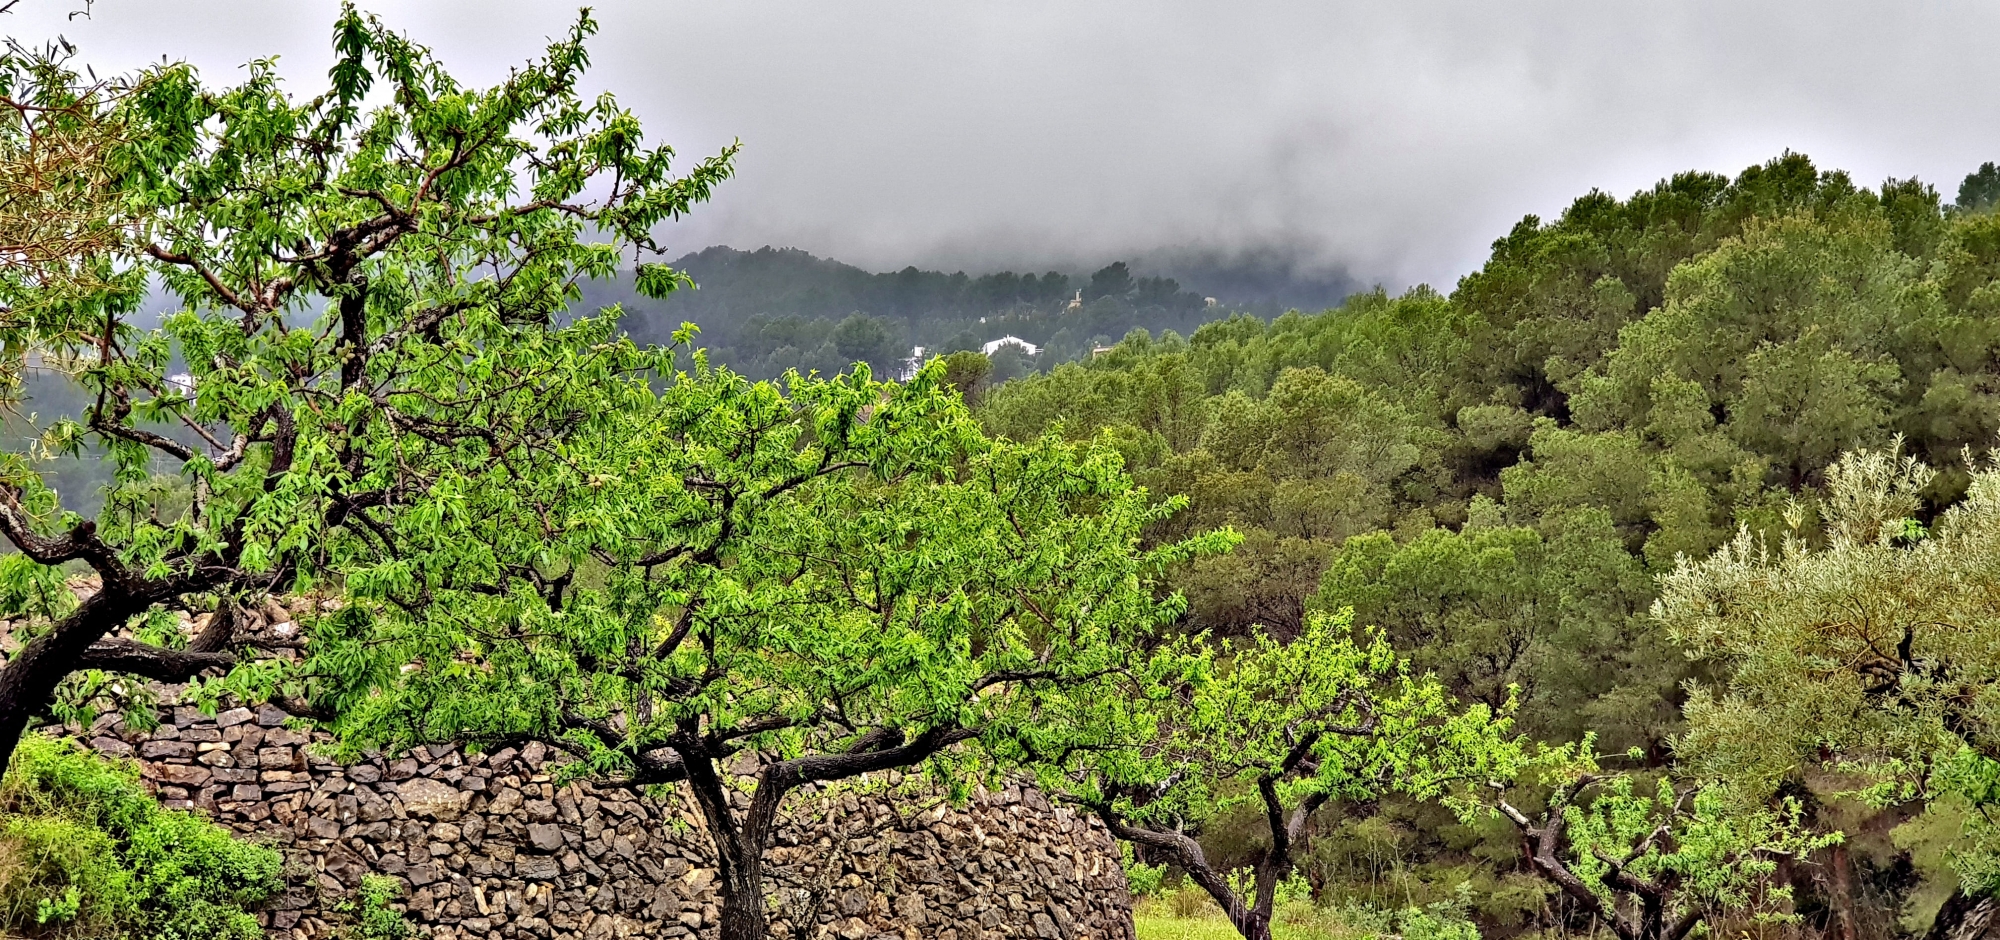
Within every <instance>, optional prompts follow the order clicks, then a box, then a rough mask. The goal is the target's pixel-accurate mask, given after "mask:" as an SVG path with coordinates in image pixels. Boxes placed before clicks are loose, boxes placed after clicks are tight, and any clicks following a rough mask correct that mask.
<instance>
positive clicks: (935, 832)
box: [82, 706, 1132, 940]
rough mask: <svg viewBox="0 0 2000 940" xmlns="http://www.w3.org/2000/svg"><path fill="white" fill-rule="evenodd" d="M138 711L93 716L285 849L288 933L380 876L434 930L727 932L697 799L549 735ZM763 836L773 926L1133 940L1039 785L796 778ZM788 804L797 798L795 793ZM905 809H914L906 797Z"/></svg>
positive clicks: (308, 936)
mask: <svg viewBox="0 0 2000 940" xmlns="http://www.w3.org/2000/svg"><path fill="white" fill-rule="evenodd" d="M161 717H162V723H161V725H160V726H159V727H158V728H156V729H154V730H152V731H150V732H140V731H136V730H133V729H129V728H126V727H125V726H124V725H123V724H122V723H121V722H119V721H118V720H117V719H115V718H114V717H111V716H106V717H105V718H104V719H101V720H100V721H99V722H98V723H97V725H95V726H94V727H93V728H92V729H91V730H90V731H89V732H87V733H85V734H83V735H82V737H84V738H85V739H86V741H87V742H88V743H89V744H90V746H91V747H93V748H95V749H97V750H98V751H100V752H103V753H105V754H108V755H114V756H121V757H136V758H137V759H138V760H139V761H140V765H141V769H142V773H143V775H144V777H145V779H146V780H147V781H148V783H149V784H150V785H152V786H154V787H155V788H156V792H157V793H158V795H159V797H160V799H161V801H162V803H164V804H165V805H167V806H171V807H176V808H194V809H201V810H204V811H207V812H209V813H211V814H213V815H214V817H215V818H216V820H217V821H219V822H222V823H224V824H226V825H228V826H230V827H232V828H234V829H235V830H237V831H238V832H241V833H243V834H245V835H246V836H249V837H252V838H262V839H267V840H269V841H271V842H273V843H275V844H277V845H278V846H279V847H280V848H282V849H283V850H284V852H285V854H286V857H287V868H288V880H289V881H290V883H291V887H290V888H289V889H288V890H287V891H286V892H285V893H284V895H283V896H282V897H280V898H278V899H277V900H275V901H274V902H273V903H272V904H270V905H268V910H266V911H264V912H263V913H262V914H261V915H260V919H261V920H262V921H264V923H265V924H266V926H267V929H268V932H269V934H270V935H271V936H273V937H291V938H294V940H322V938H332V937H337V936H339V935H341V934H342V933H343V932H344V929H345V927H346V919H347V917H348V915H347V914H345V913H343V906H344V905H346V904H348V903H349V902H351V900H352V897H353V891H354V889H355V888H356V887H358V886H359V885H360V883H361V879H362V878H363V876H365V875H370V874H377V875H385V876H389V877H391V878H395V879H397V880H398V881H399V882H400V883H401V884H402V886H403V888H404V892H403V894H402V896H401V900H400V901H399V902H398V905H399V906H400V907H402V908H403V909H404V910H405V916H406V917H408V919H409V920H410V921H411V922H413V923H414V924H416V925H417V926H418V928H419V931H418V932H419V935H420V936H427V937H431V938H435V940H472V938H530V937H533V938H555V937H583V938H590V940H603V938H611V937H618V938H623V937H646V938H679V937H710V936H713V935H714V933H715V926H716V923H717V904H718V901H719V897H718V894H717V892H716V887H715V868H714V862H713V860H712V857H711V853H710V850H709V848H708V843H707V839H706V836H705V835H704V834H703V832H702V828H703V822H702V820H701V818H700V817H699V815H698V814H695V813H693V811H692V808H691V807H692V803H691V802H689V801H687V800H685V799H680V800H655V799H651V798H647V797H644V796H641V795H638V794H635V793H632V792H630V791H627V790H624V789H620V788H609V787H606V788H598V787H592V786H590V785H588V784H571V785H568V786H565V787H562V788H557V787H556V786H555V785H554V782H553V781H552V780H551V778H550V773H549V772H550V770H551V769H552V768H551V766H550V765H549V763H548V758H549V754H548V753H547V751H546V750H545V749H544V748H543V747H542V746H541V745H539V744H530V745H528V746H527V747H525V748H523V749H521V750H519V751H515V750H512V749H507V750H502V751H498V752H496V753H493V754H490V755H485V754H466V753H464V752H462V751H459V750H455V749H451V748H430V749H419V750H418V751H417V752H416V753H414V754H412V755H410V756H406V757H401V758H397V759H387V760H385V759H382V758H380V757H376V758H373V759H370V760H366V761H363V762H361V763H357V764H352V765H348V766H341V765H339V764H336V763H334V762H332V761H329V760H326V759H325V758H322V757H320V756H318V755H317V754H316V753H315V750H314V749H313V748H311V747H310V746H309V745H311V744H312V743H314V741H315V737H314V736H312V735H309V734H307V733H304V732H299V731H293V730H289V729H287V728H285V727H283V725H284V723H285V721H286V718H287V716H286V715H285V714H284V713H283V712H281V711H278V710H277V709H274V708H271V707H269V706H265V707H261V708H257V709H249V708H230V709H227V710H224V711H222V712H220V713H219V714H217V715H216V716H215V717H212V718H211V717H208V716H205V715H203V714H201V713H200V712H198V711H196V710H194V709H191V708H172V709H169V710H168V713H167V714H163V715H162V716H161ZM790 803H791V804H796V805H797V806H798V807H799V812H798V813H797V814H796V815H795V816H794V817H793V818H791V819H790V820H788V821H787V822H786V824H784V825H783V826H781V827H780V829H779V831H778V832H777V833H776V834H775V837H774V842H775V845H774V847H773V848H772V849H771V850H770V853H769V855H768V856H767V858H768V861H769V863H770V864H769V866H768V868H769V869H770V872H771V886H772V889H773V890H774V891H775V892H776V893H777V894H778V895H779V903H778V905H777V907H776V908H775V909H774V910H773V911H772V919H773V929H772V935H773V937H785V938H787V940H790V938H792V937H795V936H797V934H796V933H794V931H793V930H792V925H793V923H794V922H797V923H801V924H808V925H810V929H808V930H807V931H805V932H804V933H805V935H807V936H812V937H822V938H824V937H840V938H843V940H881V938H897V940H905V938H918V937H926V938H929V937H935V938H939V940H1000V938H1009V937H1034V938H1043V940H1085V938H1090V940H1130V938H1131V937H1132V920H1131V899H1130V896H1129V894H1128V893H1127V891H1126V888H1125V878H1124V874H1123V872H1122V870H1121V869H1120V867H1119V865H1118V863H1117V858H1118V855H1117V849H1116V846H1115V844H1114V843H1113V842H1112V841H1111V840H1110V838H1109V837H1108V836H1107V835H1106V834H1105V832H1104V831H1103V828H1102V825H1101V824H1100V823H1098V822H1097V821H1096V820H1086V819H1083V818H1080V817H1078V816H1076V815H1074V814H1072V813H1070V812H1069V811H1068V810H1067V809H1063V808H1057V807H1053V806H1051V805H1050V804H1049V803H1048V801H1047V800H1046V799H1044V798H1043V797H1042V796H1041V794H1039V793H1037V792H1036V791H1034V790H1033V789H1032V788H1028V789H1023V788H1020V787H1017V786H1010V787H1007V788H1006V789H1004V790H1001V791H999V792H994V793H982V794H980V795H979V796H977V797H976V798H975V799H974V800H973V801H972V802H971V803H970V804H969V805H967V806H964V807H962V808H960V807H953V806H950V805H948V804H945V803H943V802H942V801H938V800H930V801H928V802H925V801H918V802H917V803H916V804H915V805H918V806H920V807H921V811H920V812H911V810H910V807H911V806H912V805H913V804H912V802H911V801H909V800H899V801H895V802H889V801H883V800H879V799H873V798H868V797H857V796H853V795H832V794H826V795H815V794H811V793H805V794H800V795H798V796H796V797H794V798H793V799H792V800H791V801H790ZM788 808H789V807H788ZM898 811H901V812H902V813H903V815H897V813H898Z"/></svg>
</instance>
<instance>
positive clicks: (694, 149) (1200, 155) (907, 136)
mask: <svg viewBox="0 0 2000 940" xmlns="http://www.w3.org/2000/svg"><path fill="white" fill-rule="evenodd" d="M81 2H82V0H23V2H22V3H21V4H20V6H18V7H17V8H16V10H15V12H13V13H12V14H9V15H8V16H7V17H6V19H5V20H4V22H5V24H6V27H7V28H8V30H9V32H10V35H12V36H14V37H16V38H18V39H21V40H24V41H38V40H41V39H44V38H48V37H51V36H54V35H55V34H57V33H62V34H64V35H66V36H68V37H69V38H70V39H71V40H72V41H74V42H76V43H77V44H78V45H79V46H80V47H81V48H82V51H83V54H84V58H85V59H86V60H87V61H90V62H92V63H95V64H96V65H97V67H98V68H99V70H100V71H104V70H106V69H107V68H108V69H110V70H114V71H115V70H120V69H126V68H131V67H134V66H136V65H139V64H141V63H143V62H145V61H147V60H157V59H158V58H159V57H160V56H162V55H165V56H169V57H172V58H185V59H188V60H190V61H192V62H194V63H196V64H197V65H199V66H200V67H201V68H202V69H203V71H204V73H205V74H207V75H208V76H209V78H210V80H211V81H216V82H221V81H226V80H231V79H233V77H234V76H236V75H239V74H240V71H239V70H238V67H239V66H240V65H241V63H242V62H244V61H245V60H248V59H250V58H253V57H258V56H264V55H272V54H277V55H279V56H281V60H280V61H281V64H282V69H283V71H284V72H285V73H286V74H287V75H288V76H290V77H291V81H292V83H293V88H294V89H295V91H297V92H298V93H300V94H310V93H312V92H314V91H316V90H318V89H319V88H320V87H321V85H322V84H323V82H324V74H325V71H326V68H327V65H328V64H329V63H330V61H331V55H330V53H329V51H328V43H327V38H328V35H329V26H330V23H331V21H332V18H333V16H334V14H335V12H336V10H337V6H336V4H334V3H330V2H319V0H314V2H290V0H288V2H272V0H228V2H225V0H199V2H197V0H143V2H139V0H97V2H96V3H95V4H94V6H93V7H92V11H91V15H90V16H89V17H88V18H75V19H68V18H66V16H65V14H67V13H68V12H69V11H70V10H72V9H74V8H75V7H77V6H78V5H79V4H80V3H81ZM363 6H364V8H366V9H371V10H374V11H376V12H378V13H380V14H381V15H382V16H383V17H385V18H386V19H387V20H388V21H389V22H390V23H392V24H393V25H395V26H396V27H398V28H401V29H404V30H406V31H408V32H409V33H410V34H411V35H412V36H413V38H415V39H417V40H418V41H420V42H424V43H426V44H428V45H430V46H432V47H433V48H435V49H436V50H437V51H438V52H439V53H440V54H441V55H442V57H443V58H444V59H445V61H446V63H447V64H448V65H449V66H451V67H452V68H453V70H454V71H455V72H457V73H459V74H461V75H462V76H464V77H468V78H473V79H479V80H486V81H490V80H493V79H496V78H497V77H498V76H500V75H501V74H502V73H503V72H504V69H505V68H506V66H507V65H508V64H509V63H512V62H515V61H518V60H521V59H523V58H526V57H528V56H530V55H532V54H534V53H535V52H536V50H537V49H538V48H539V47H540V46H541V44H542V42H543V40H544V39H545V38H546V37H547V36H550V35H553V34H556V33H558V32H560V31H561V30H562V29H563V28H564V26H565V25H566V21H567V20H569V18H570V17H572V16H573V15H574V8H572V7H568V6H566V5H565V4H563V3H561V2H549V0H535V2H478V3H475V2H388V0H375V2H371V3H364V4H363ZM596 15H597V17H598V19H599V20H600V21H601V22H602V24H603V27H604V29H603V32H602V33H601V34H600V35H599V37H598V39H597V40H596V42H595V45H594V47H593V48H594V50H595V52H594V56H595V61H596V63H597V67H596V69H594V71H593V73H592V76H593V77H592V84H594V85H597V86H600V87H601V88H603V89H608V90H611V91H614V92H615V93H617V94H618V95H619V97H620V98H621V100H622V101H624V102H625V103H627V104H628V105H629V106H630V107H632V108H633V109H634V110H635V111H636V112H637V113H638V114H639V115H640V116H641V117H642V118H643V119H645V121H646V122H647V125H648V127H649V129H651V130H652V131H653V132H654V133H655V134H656V136H658V137H659V138H660V139H663V140H666V141H668V142H671V143H672V144H674V145H675V147H676V148H677V149H679V150H680V151H681V153H682V154H684V155H688V156H692V155H696V154H702V153H707V152H712V151H714V150H716V149H718V148H719V147H721V146H723V145H724V144H726V143H727V142H728V141H730V140H731V139H733V138H740V139H741V140H742V141H743V144H744V151H743V156H742V158H741V162H740V164H739V168H740V173H739V175H738V177H737V179H735V180H733V181H731V182H730V183H728V184H726V185H725V187H724V188H723V189H722V190H721V192H720V193H719V195H718V197H717V199H716V200H715V201H714V203H712V204H711V205H710V206H708V207H706V208H705V209H703V210H702V211H701V212H700V214H699V216H698V218H697V219H695V220H694V221H692V222H690V223H688V224H686V225H685V226H683V227H681V228H680V229H678V230H676V231H674V232H672V233H671V234H672V241H673V243H674V246H675V248H676V249H693V248H699V247H702V246H704V245H708V244H715V243H726V244H732V245H736V246H738V247H756V246H759V245H764V244H776V245H789V246H796V247H800V248H805V249H807V250H810V251H813V252H815V253H818V254H822V255H830V256H833V257H837V258H840V259H842V260H846V261H850V262H853V263H856V264H860V265H863V266H866V267H871V268H876V269H883V268H896V267H901V266H903V265H904V264H908V263H916V264H920V265H925V266H935V265H942V266H946V267H966V268H969V269H975V270H977V269H990V268H998V267H1008V266H1017V267H1018V266H1022V265H1032V266H1035V267H1044V266H1051V265H1054V266H1063V267H1069V268H1085V267H1094V266H1096V265H1098V264H1101V263H1103V262H1105V261H1108V260H1112V259H1113V258H1116V257H1119V256H1122V255H1127V254H1135V253H1158V252H1160V251H1162V250H1176V249H1185V250H1198V251H1199V250H1218V251H1225V252H1228V251H1275V252H1279V253H1281V254H1283V255H1286V256H1290V257H1296V258H1299V259H1301V260H1302V261H1303V262H1305V263H1308V264H1311V265H1316V266H1323V267H1325V268H1329V269H1335V268H1340V269H1346V270H1348V271H1350V272H1351V273H1352V274H1353V275H1355V276H1357V277H1359V278H1361V279H1363V280H1368V281H1380V282H1383V283H1386V284H1388V285H1391V286H1403V285H1407V284H1410V283H1413V282H1416V281H1430V282H1432V283H1435V284H1438V285H1439V286H1448V285H1450V284H1451V283H1453V282H1454V281H1455V280H1456V279H1457V277H1458V276H1459V275H1461V274H1463V273H1465V272H1466V271H1468V270H1470V269H1471V268H1472V267H1474V266H1476V265H1477V264H1478V263H1479V262H1480V260H1481V259H1482V258H1483V256H1484V255H1485V252H1486V248H1487V246H1488V245H1489V244H1490V243H1491V242H1492V240H1493V239H1494V238H1496V237H1498V236H1500V235H1501V234H1504V233H1505V231H1506V229H1507V228H1508V226H1510V225H1511V224H1512V223H1513V222H1514V221H1515V220H1517V219H1518V218H1520V216H1522V215H1523V214H1526V213H1529V212H1534V213H1540V214H1543V215H1544V216H1547V215H1552V214H1554V213H1556V212H1558V211H1560V210H1561V209H1562V207H1563V206H1564V205H1566V204H1567V203H1568V202H1569V200H1570V199H1571V198H1573V197H1575V196H1576V195H1578V194H1581V193H1583V192H1585V191H1587V190H1589V189H1590V188H1592V187H1599V188H1603V189H1607V190H1610V191H1612V192H1615V193H1618V194H1620V195H1624V194H1627V193H1629V192H1631V191H1632V190H1635V189H1638V188H1642V187H1644V186H1647V185H1650V184H1651V183H1652V182H1653V181H1655V180H1657V179H1658V178H1660V177H1662V176H1664V175H1667V174H1671V173H1673V172H1676V171H1679V170H1683V169H1690V168H1698V169H1707V170H1717V171H1724V172H1731V173H1733V172H1735V171H1737V170H1739V169H1741V168H1742V167H1744V166H1746V165H1748V164H1751V163H1755V162H1761V161H1762V160H1764V159H1767V158H1769V157H1771V156H1774V155H1776V154H1778V153H1779V152H1781V151H1783V150H1785V149H1786V148H1790V149H1793V150H1799V151H1803V152H1805V153H1808V154H1810V155H1812V157H1813V158H1814V159H1815V160H1817V161H1819V163H1820V164H1821V165H1822V166H1837V167H1843V168H1846V169H1848V170H1850V171H1852V172H1853V173H1854V174H1855V176H1856V177H1857V178H1858V179H1859V180H1860V181H1861V182H1863V183H1865V184H1874V183H1878V182H1880V181H1881V180H1882V179H1883V178H1884V177H1889V176H1896V177H1907V176H1913V175H1914V176H1919V177H1922V178H1923V179H1925V180H1927V181H1929V182H1931V183H1933V184H1935V185H1937V186H1938V188H1939V189H1940V190H1943V191H1944V192H1945V195H1946V198H1947V199H1950V198H1951V197H1952V196H1953V195H1954V194H1955V193H1956V190H1957V185H1958V180H1959V179H1960V178H1961V177H1962V176H1963V175H1964V174H1965V173H1966V172H1968V171H1970V170H1971V169H1972V168H1974V167H1976V166H1977V165H1978V164H1979V163H1981V162H1983V161H1986V160H1993V159H2000V55H1995V54H1994V52H1993V49H1994V44H1995V39H1996V37H2000V4H1994V3H1991V2H1907V0H1906V2H1901V3H1845V2H1818V3H1797V2H1766V0H1716V2H1682V0H1652V2H1620V0H1588V2H1575V3H1557V2H1500V0H1463V2H1449V3H1444V2H1420V0H1376V2H1370V3H1351V2H1334V0H1302V2H1283V3H1279V2H1271V3H1261V2H1254V0H1231V2H1226V3H1225V2H1204V3H1194V2H1186V3H1175V2H1156V3H1140V2H1079V0H1063V2H1047V3H1040V2H1000V0H982V2H976V3H975V2H960V3H939V2H834V0H817V2H757V0H708V2H702V3H687V2H671V0H643V2H637V0H632V2H626V0H619V2H605V3H599V4H598V5H597V12H596ZM676 253H677V252H676Z"/></svg>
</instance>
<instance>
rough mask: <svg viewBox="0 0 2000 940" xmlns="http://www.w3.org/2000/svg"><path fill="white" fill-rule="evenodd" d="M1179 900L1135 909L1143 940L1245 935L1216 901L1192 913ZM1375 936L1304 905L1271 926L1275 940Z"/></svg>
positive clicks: (1233, 939)
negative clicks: (1230, 923) (1231, 923)
mask: <svg viewBox="0 0 2000 940" xmlns="http://www.w3.org/2000/svg"><path fill="white" fill-rule="evenodd" d="M1179 900H1181V902H1182V903H1179V904H1175V903H1172V902H1170V901H1165V900H1153V899H1146V900H1142V901H1140V902H1139V904H1138V906H1137V907H1135V908H1133V910H1132V926H1133V927H1134V928H1136V929H1137V931H1138V935H1139V940H1237V938H1239V937H1240V936H1241V934H1238V933H1237V932H1236V928H1235V927H1232V926H1230V925H1229V918H1227V917H1224V916H1222V909H1221V908H1218V907H1216V906H1215V904H1214V903H1213V902H1209V901H1207V900H1206V899H1205V898H1204V899H1203V901H1204V903H1203V905H1202V906H1201V907H1200V908H1198V909H1196V910H1192V911H1191V910H1188V908H1189V907H1192V906H1193V905H1191V904H1189V903H1187V901H1186V899H1179ZM1176 908H1179V909H1178V910H1177V909H1176ZM1375 935H1376V934H1375V932H1373V931H1367V930H1355V929H1353V928H1350V927H1348V926H1347V925H1345V924H1343V923H1341V921H1340V919H1339V918H1338V917H1337V916H1336V915H1335V914H1333V913H1332V912H1330V911H1318V910H1309V909H1306V908H1305V906H1304V905H1300V906H1298V907H1296V908H1293V909H1288V910H1286V911H1283V912H1281V913H1280V914H1279V916H1278V918H1277V921H1276V923H1273V924H1272V925H1271V937H1272V940H1364V938H1368V937H1372V936H1375Z"/></svg>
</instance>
